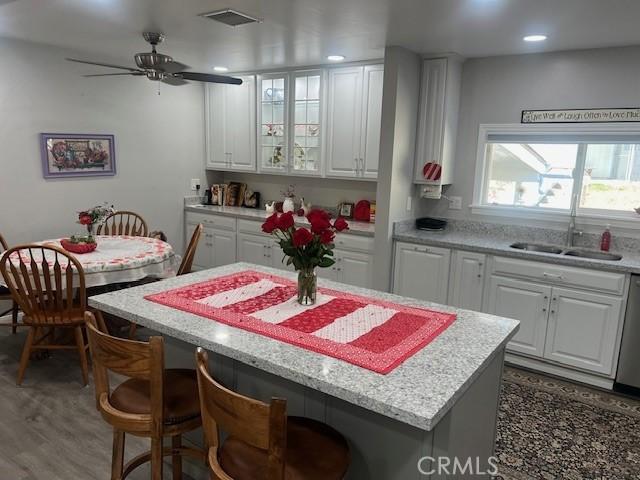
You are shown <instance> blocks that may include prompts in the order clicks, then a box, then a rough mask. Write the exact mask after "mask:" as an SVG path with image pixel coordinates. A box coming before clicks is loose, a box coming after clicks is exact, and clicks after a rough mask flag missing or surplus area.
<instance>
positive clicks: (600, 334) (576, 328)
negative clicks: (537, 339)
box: [544, 287, 622, 374]
mask: <svg viewBox="0 0 640 480" xmlns="http://www.w3.org/2000/svg"><path fill="white" fill-rule="evenodd" d="M550 308H551V310H550V311H549V329H548V331H547V341H546V343H545V349H544V357H545V358H546V359H548V360H555V361H557V362H561V363H564V364H566V365H571V366H574V367H579V368H583V369H586V370H591V371H593V372H598V373H604V374H610V373H612V372H613V367H614V365H613V360H614V358H615V345H616V336H617V333H618V325H619V320H620V314H621V310H622V300H621V299H620V298H613V297H610V296H609V295H598V294H595V293H587V292H580V291H576V290H569V289H566V288H557V287H554V288H553V290H552V292H551V307H550Z"/></svg>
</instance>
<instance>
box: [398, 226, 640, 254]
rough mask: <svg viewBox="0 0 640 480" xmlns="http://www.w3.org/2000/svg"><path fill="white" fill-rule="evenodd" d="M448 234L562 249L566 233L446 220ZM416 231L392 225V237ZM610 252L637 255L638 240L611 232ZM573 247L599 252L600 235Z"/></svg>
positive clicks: (583, 238)
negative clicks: (538, 244)
mask: <svg viewBox="0 0 640 480" xmlns="http://www.w3.org/2000/svg"><path fill="white" fill-rule="evenodd" d="M447 222H448V224H447V228H446V229H447V231H449V232H451V231H456V232H459V233H462V234H464V233H468V234H469V235H479V236H483V237H488V238H495V239H496V240H512V241H514V242H515V241H518V242H530V243H547V244H552V245H564V244H565V243H566V240H567V231H566V229H563V230H558V229H551V228H541V227H529V226H524V225H506V224H501V223H489V222H476V221H471V220H451V219H448V220H447ZM414 228H415V220H404V221H402V222H396V223H395V224H394V230H393V232H394V234H400V233H404V232H407V231H410V230H413V229H414ZM612 237H613V238H612V244H611V251H627V252H628V251H635V252H638V251H640V238H632V237H623V236H621V235H616V232H615V230H613V231H612ZM574 246H576V247H583V248H590V249H599V247H600V235H595V234H590V233H585V234H583V235H581V236H576V238H575V242H574Z"/></svg>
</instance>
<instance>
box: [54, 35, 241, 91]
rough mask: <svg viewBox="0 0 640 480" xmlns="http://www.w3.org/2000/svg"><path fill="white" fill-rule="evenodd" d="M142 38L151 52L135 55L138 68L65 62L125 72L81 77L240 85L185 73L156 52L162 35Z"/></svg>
mask: <svg viewBox="0 0 640 480" xmlns="http://www.w3.org/2000/svg"><path fill="white" fill-rule="evenodd" d="M142 36H143V37H144V39H145V40H146V41H147V42H149V43H150V44H151V52H144V53H136V55H135V56H134V59H135V61H136V65H137V66H138V68H133V67H123V66H121V65H112V64H109V63H100V62H89V61H86V60H78V59H77V58H67V59H66V60H69V61H70V62H77V63H85V64H87V65H98V66H100V67H108V68H118V69H121V70H127V71H126V72H119V73H100V74H94V75H83V76H84V77H109V76H115V75H133V76H135V77H142V76H145V77H147V78H148V79H149V80H154V81H156V82H162V83H166V84H169V85H176V86H178V85H185V84H187V83H189V82H187V80H193V81H195V82H208V83H228V84H231V85H241V84H242V80H241V79H239V78H234V77H228V76H226V75H215V74H211V73H198V72H187V71H185V70H186V69H188V68H189V67H188V66H187V65H185V64H183V63H180V62H176V61H174V60H173V58H172V57H170V56H169V55H163V54H162V53H158V52H156V46H157V45H158V44H160V43H162V41H163V40H164V38H165V36H164V34H163V33H156V32H144V33H143V34H142Z"/></svg>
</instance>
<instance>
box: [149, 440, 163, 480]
mask: <svg viewBox="0 0 640 480" xmlns="http://www.w3.org/2000/svg"><path fill="white" fill-rule="evenodd" d="M151 480H162V437H160V438H155V437H152V438H151Z"/></svg>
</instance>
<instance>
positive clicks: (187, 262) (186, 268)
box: [176, 223, 204, 275]
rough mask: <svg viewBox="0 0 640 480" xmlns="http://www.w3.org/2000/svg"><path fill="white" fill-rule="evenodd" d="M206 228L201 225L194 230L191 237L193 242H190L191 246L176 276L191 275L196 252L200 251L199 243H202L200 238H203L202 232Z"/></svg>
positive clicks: (185, 253)
mask: <svg viewBox="0 0 640 480" xmlns="http://www.w3.org/2000/svg"><path fill="white" fill-rule="evenodd" d="M203 229H204V226H203V225H202V224H201V223H199V224H198V225H197V226H196V228H194V230H193V234H192V235H191V240H190V241H189V246H188V247H187V250H186V251H185V252H184V256H183V257H182V262H180V268H178V273H177V274H176V275H185V274H187V273H191V267H192V266H193V258H194V257H195V255H196V250H197V249H198V242H200V237H201V236H202V230H203Z"/></svg>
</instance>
